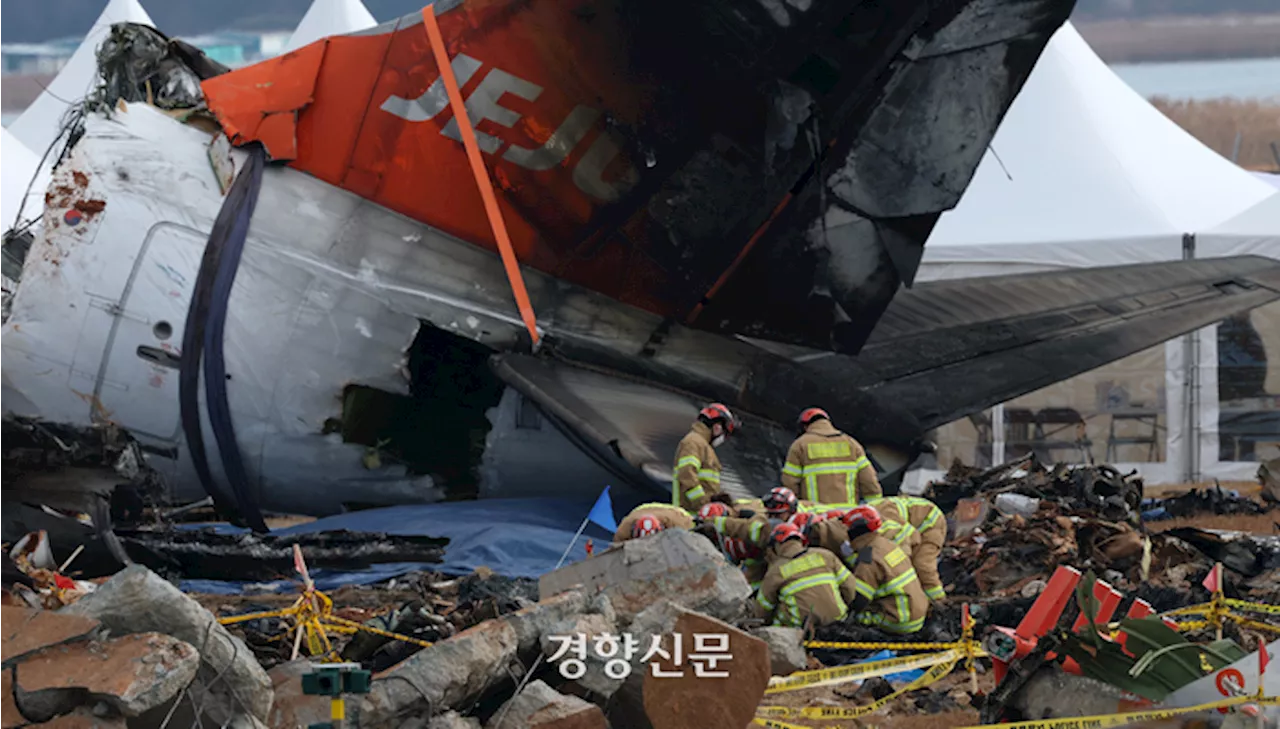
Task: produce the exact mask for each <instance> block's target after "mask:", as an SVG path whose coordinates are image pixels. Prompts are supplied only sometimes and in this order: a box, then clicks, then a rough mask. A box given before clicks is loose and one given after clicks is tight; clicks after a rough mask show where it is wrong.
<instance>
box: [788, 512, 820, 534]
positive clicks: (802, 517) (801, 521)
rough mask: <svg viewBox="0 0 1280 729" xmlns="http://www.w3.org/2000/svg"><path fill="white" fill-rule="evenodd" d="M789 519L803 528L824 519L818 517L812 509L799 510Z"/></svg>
mask: <svg viewBox="0 0 1280 729" xmlns="http://www.w3.org/2000/svg"><path fill="white" fill-rule="evenodd" d="M788 521H790V522H791V523H792V524H795V525H796V526H798V527H800V528H801V529H802V530H803V529H804V528H805V527H807V526H809V525H810V524H812V523H814V522H817V521H822V520H821V519H819V518H818V515H817V514H814V513H813V512H811V511H798V512H796V513H795V514H794V515H793V516H792V517H791V518H790V519H789V520H788Z"/></svg>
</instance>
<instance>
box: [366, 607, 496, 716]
mask: <svg viewBox="0 0 1280 729" xmlns="http://www.w3.org/2000/svg"><path fill="white" fill-rule="evenodd" d="M518 645H519V643H518V639H517V636H516V630H515V628H513V627H511V624H510V623H507V622H506V621H503V620H489V621H486V622H483V623H481V624H479V625H476V626H474V627H472V628H468V629H467V630H464V631H462V632H461V633H458V634H457V635H455V636H453V637H452V638H449V639H448V640H442V641H440V642H438V643H435V644H434V645H432V646H431V647H430V648H424V649H423V650H421V651H418V652H417V653H415V654H413V655H412V656H410V657H409V658H408V659H407V660H405V661H403V662H401V663H398V664H396V665H395V666H393V667H392V668H390V669H389V670H387V671H385V672H384V673H382V674H381V675H380V676H379V679H378V680H377V681H375V682H374V684H373V688H372V690H371V691H370V692H369V693H368V695H366V696H365V697H364V700H363V701H362V702H361V705H360V720H359V724H360V726H361V727H366V728H369V729H374V728H376V727H390V726H397V725H398V724H397V721H396V720H397V719H398V718H404V717H407V716H410V715H412V714H415V713H417V714H423V713H427V712H432V713H438V712H443V711H445V710H447V709H449V708H453V707H458V706H464V705H466V703H468V702H470V701H472V700H474V699H476V698H477V697H478V696H479V695H480V693H481V692H483V691H484V689H485V687H487V686H488V685H489V684H490V683H491V682H492V681H494V680H495V679H497V678H498V677H499V676H501V675H503V674H504V673H505V671H506V668H507V666H508V665H509V664H510V663H511V662H512V661H513V660H514V659H515V657H516V649H517V647H518Z"/></svg>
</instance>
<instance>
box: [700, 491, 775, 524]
mask: <svg viewBox="0 0 1280 729" xmlns="http://www.w3.org/2000/svg"><path fill="white" fill-rule="evenodd" d="M710 503H719V504H724V505H725V506H726V507H728V509H729V513H728V514H725V516H737V517H741V518H743V519H750V518H751V517H753V516H755V515H756V514H764V513H765V508H764V501H763V500H761V499H735V498H733V496H732V495H731V494H727V493H725V492H723V491H721V492H720V493H718V494H716V495H714V496H712V497H711V501H710Z"/></svg>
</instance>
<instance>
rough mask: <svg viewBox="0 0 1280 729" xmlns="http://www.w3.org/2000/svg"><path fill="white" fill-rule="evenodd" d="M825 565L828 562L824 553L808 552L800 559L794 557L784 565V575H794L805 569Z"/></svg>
mask: <svg viewBox="0 0 1280 729" xmlns="http://www.w3.org/2000/svg"><path fill="white" fill-rule="evenodd" d="M824 565H826V562H825V561H823V559H822V555H820V554H806V555H805V556H803V557H801V558H800V559H793V560H791V561H790V562H788V563H786V564H784V565H782V576H783V577H791V576H792V575H797V574H799V573H801V572H804V571H805V570H812V569H817V568H818V567H822V566H824Z"/></svg>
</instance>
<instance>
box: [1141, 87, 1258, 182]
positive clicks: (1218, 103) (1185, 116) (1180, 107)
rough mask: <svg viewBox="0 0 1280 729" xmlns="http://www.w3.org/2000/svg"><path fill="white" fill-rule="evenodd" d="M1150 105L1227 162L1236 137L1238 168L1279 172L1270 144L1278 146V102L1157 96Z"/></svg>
mask: <svg viewBox="0 0 1280 729" xmlns="http://www.w3.org/2000/svg"><path fill="white" fill-rule="evenodd" d="M1151 103H1152V104H1154V105H1155V107H1156V108H1157V109H1159V110H1160V111H1161V112H1163V113H1164V115H1165V116H1167V117H1169V118H1170V119H1172V120H1173V121H1174V123H1176V124H1177V125H1178V126H1180V127H1182V128H1183V129H1185V130H1187V132H1188V133H1189V134H1191V136H1193V137H1195V138H1196V139H1198V140H1200V142H1201V143H1202V144H1204V145H1205V146H1207V147H1209V148H1210V149H1212V150H1213V151H1215V152H1217V153H1218V154H1220V155H1222V156H1224V157H1226V158H1227V159H1230V158H1231V153H1232V151H1233V150H1234V149H1235V144H1236V135H1237V134H1239V135H1240V155H1239V157H1238V158H1237V159H1236V163H1237V164H1239V165H1240V166H1241V167H1244V168H1247V169H1253V170H1264V171H1275V170H1277V169H1280V167H1278V165H1277V162H1276V159H1275V156H1274V155H1273V154H1272V152H1271V144H1273V143H1274V144H1276V145H1278V146H1280V100H1264V101H1259V100H1257V99H1249V100H1238V99H1211V100H1207V101H1185V100H1174V99H1167V98H1164V97H1160V96H1157V97H1155V98H1153V99H1151Z"/></svg>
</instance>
